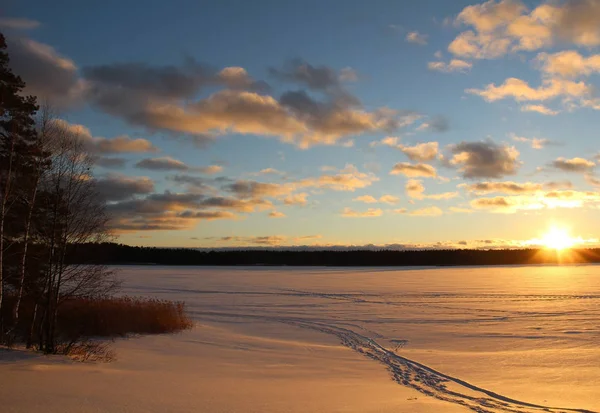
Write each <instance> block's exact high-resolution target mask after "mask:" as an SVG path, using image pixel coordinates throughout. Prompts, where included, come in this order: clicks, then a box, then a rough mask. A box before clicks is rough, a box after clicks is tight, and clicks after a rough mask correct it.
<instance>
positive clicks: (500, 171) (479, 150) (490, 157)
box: [449, 140, 521, 178]
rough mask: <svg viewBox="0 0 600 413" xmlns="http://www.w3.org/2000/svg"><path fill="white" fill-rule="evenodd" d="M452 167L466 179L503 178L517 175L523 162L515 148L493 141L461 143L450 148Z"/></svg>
mask: <svg viewBox="0 0 600 413" xmlns="http://www.w3.org/2000/svg"><path fill="white" fill-rule="evenodd" d="M450 151H451V153H452V155H453V156H452V158H451V159H450V162H449V163H450V165H453V166H456V167H458V169H459V171H460V172H461V173H462V176H463V177H464V178H501V177H503V176H506V175H514V174H516V173H517V171H518V169H519V167H520V165H521V162H520V161H519V160H518V158H519V151H517V149H516V148H515V147H514V146H508V145H499V144H496V143H494V142H493V141H491V140H487V141H480V142H464V141H463V142H460V143H458V144H456V145H452V146H451V147H450Z"/></svg>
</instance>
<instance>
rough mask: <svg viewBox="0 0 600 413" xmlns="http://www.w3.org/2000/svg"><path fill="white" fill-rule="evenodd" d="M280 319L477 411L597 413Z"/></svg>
mask: <svg viewBox="0 0 600 413" xmlns="http://www.w3.org/2000/svg"><path fill="white" fill-rule="evenodd" d="M277 321H279V322H283V323H286V324H290V325H294V326H297V327H302V328H308V329H311V330H317V331H320V332H323V333H327V334H333V335H335V336H337V337H338V338H339V339H340V340H341V342H342V344H344V345H345V346H347V347H349V348H351V349H353V350H355V351H357V352H359V353H361V354H364V355H365V356H367V357H369V358H371V359H373V360H376V361H379V362H380V363H383V364H384V365H386V366H387V368H388V370H389V371H390V373H391V374H392V377H393V379H394V381H396V382H397V383H399V384H402V385H404V386H408V387H411V388H413V389H415V390H417V391H419V392H421V393H423V394H425V395H427V396H431V397H435V398H436V399H439V400H443V401H447V402H450V403H455V404H460V405H462V406H465V407H466V408H469V409H471V410H473V411H475V412H478V413H500V412H510V413H534V412H547V413H573V412H578V413H595V412H593V411H591V410H584V409H573V408H560V407H550V406H543V405H538V404H534V403H527V402H524V401H520V400H515V399H512V398H510V397H506V396H503V395H501V394H498V393H495V392H493V391H490V390H487V389H484V388H481V387H478V386H476V385H473V384H471V383H468V382H466V381H464V380H461V379H459V378H456V377H452V376H449V375H447V374H444V373H441V372H439V371H437V370H434V369H432V368H431V367H428V366H426V365H424V364H421V363H419V362H416V361H413V360H410V359H407V358H405V357H402V356H399V355H397V354H396V353H394V352H393V351H390V350H388V349H386V348H385V347H383V346H381V345H380V344H378V343H377V342H376V341H374V340H373V339H371V338H369V337H366V336H363V335H361V334H359V333H357V332H355V331H352V330H350V329H347V328H342V327H338V326H333V325H330V324H326V323H322V322H315V321H306V320H293V319H281V318H280V319H277Z"/></svg>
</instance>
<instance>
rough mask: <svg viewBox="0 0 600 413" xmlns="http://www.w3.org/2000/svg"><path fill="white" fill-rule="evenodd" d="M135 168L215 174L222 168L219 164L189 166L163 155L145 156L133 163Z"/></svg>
mask: <svg viewBox="0 0 600 413" xmlns="http://www.w3.org/2000/svg"><path fill="white" fill-rule="evenodd" d="M135 167H136V168H140V169H150V170H153V171H194V172H201V173H203V174H216V173H219V172H221V171H222V170H223V167H222V166H220V165H209V166H199V167H196V166H189V165H187V164H186V163H184V162H182V161H180V160H178V159H174V158H171V157H170V156H163V157H160V158H146V159H142V160H141V161H139V162H137V163H136V164H135Z"/></svg>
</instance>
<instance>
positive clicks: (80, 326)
mask: <svg viewBox="0 0 600 413" xmlns="http://www.w3.org/2000/svg"><path fill="white" fill-rule="evenodd" d="M13 303H14V297H11V296H10V295H9V296H6V297H5V305H4V306H3V313H4V314H3V316H4V320H6V321H5V322H6V323H7V324H6V326H7V327H9V326H10V327H9V328H8V331H9V332H8V334H7V337H6V338H8V337H10V341H11V342H13V343H18V342H23V343H25V342H31V343H33V344H35V343H37V342H38V341H39V337H38V336H37V330H38V328H36V325H37V324H38V323H39V322H40V318H41V316H42V315H41V314H39V312H38V311H36V309H35V305H34V303H33V302H32V301H30V300H24V301H23V302H22V306H21V316H20V317H19V323H18V324H17V325H16V326H14V325H13V324H14V321H13V320H12V311H11V309H12V304H13ZM36 312H37V314H36ZM34 317H35V321H34ZM32 321H34V322H33V323H32ZM192 326H193V323H192V320H191V319H190V318H189V316H188V315H187V313H186V311H185V304H184V303H183V302H174V301H168V300H157V299H149V298H140V297H110V298H72V299H68V300H65V301H64V302H62V304H61V305H60V307H59V311H58V317H57V323H56V338H57V344H58V346H57V348H58V349H59V350H60V351H59V352H61V353H63V354H72V353H73V352H81V351H82V349H83V350H85V348H88V347H89V348H90V349H91V348H94V346H96V348H97V344H94V345H92V343H93V342H92V341H90V338H116V337H125V336H127V335H129V334H164V333H175V332H178V331H182V330H187V329H190V328H192ZM30 335H31V336H30ZM79 358H85V357H79Z"/></svg>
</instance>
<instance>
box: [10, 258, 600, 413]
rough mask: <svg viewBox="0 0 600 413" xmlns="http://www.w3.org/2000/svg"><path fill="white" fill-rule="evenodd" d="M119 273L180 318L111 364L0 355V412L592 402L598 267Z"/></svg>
mask: <svg viewBox="0 0 600 413" xmlns="http://www.w3.org/2000/svg"><path fill="white" fill-rule="evenodd" d="M120 270H121V275H122V277H123V279H124V280H125V291H124V292H125V293H126V294H134V295H147V296H154V297H159V298H168V299H175V300H182V301H185V302H186V303H187V305H188V308H189V310H190V312H191V314H192V316H193V318H194V320H195V321H196V326H195V328H194V329H193V330H191V331H189V332H185V333H183V334H178V335H165V336H148V337H141V338H131V339H128V340H118V341H116V342H115V345H114V347H115V350H116V351H117V360H116V361H114V362H112V363H99V364H92V363H76V362H71V361H69V360H66V359H65V358H63V357H44V356H38V355H34V354H31V353H27V352H19V351H1V350H0V411H2V412H33V411H41V412H51V413H54V412H56V413H58V412H84V413H85V412H135V413H138V412H199V413H204V412H211V413H212V412H215V413H225V412H244V413H251V412H257V413H258V412H265V413H272V412H293V413H296V412H298V413H299V412H317V413H321V412H323V413H325V412H357V413H358V412H385V413H387V412H390V413H391V412H417V413H428V412H468V411H477V412H521V413H525V412H544V411H546V412H568V411H580V412H583V411H600V392H599V390H598V389H600V346H599V343H600V266H591V265H586V266H560V267H558V266H530V267H494V268H439V269H409V270H397V269H372V268H350V269H348V268H344V269H341V268H335V269H333V268H329V269H326V268H278V267H270V268H264V267H250V268H249V267H244V268H240V267H236V268H222V267H221V268H210V267H208V268H207V267H204V268H200V267H152V266H147V267H141V266H140V267H122V268H121V269H120Z"/></svg>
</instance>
